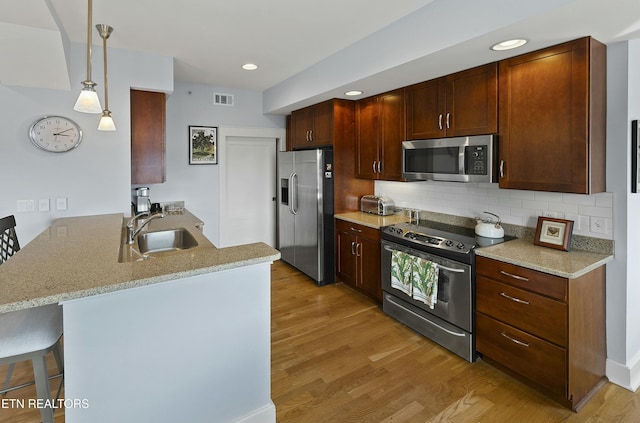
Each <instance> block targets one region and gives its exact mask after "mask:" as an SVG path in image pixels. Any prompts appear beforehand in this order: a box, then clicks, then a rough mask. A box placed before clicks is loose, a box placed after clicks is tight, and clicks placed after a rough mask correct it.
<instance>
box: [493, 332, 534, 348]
mask: <svg viewBox="0 0 640 423" xmlns="http://www.w3.org/2000/svg"><path fill="white" fill-rule="evenodd" d="M500 335H502V336H504V337H505V338H507V339H508V340H509V341H511V342H514V343H516V344H518V345H522V346H523V347H527V348H529V344H527V343H526V342H522V341H518V340H517V339H514V338H512V337H510V336H509V335H507V334H506V332H502V333H501V334H500Z"/></svg>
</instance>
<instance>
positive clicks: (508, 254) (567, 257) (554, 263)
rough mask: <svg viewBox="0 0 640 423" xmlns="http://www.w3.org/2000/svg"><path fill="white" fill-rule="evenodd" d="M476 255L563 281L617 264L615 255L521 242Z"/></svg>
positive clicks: (480, 249) (493, 248) (487, 248)
mask: <svg viewBox="0 0 640 423" xmlns="http://www.w3.org/2000/svg"><path fill="white" fill-rule="evenodd" d="M476 255H477V256H482V257H487V258H490V259H495V260H499V261H503V262H506V263H511V264H515V265H517V266H522V267H526V268H529V269H533V270H538V271H540V272H544V273H549V274H552V275H556V276H560V277H563V278H570V279H571V278H577V277H580V276H582V275H584V274H586V273H588V272H590V271H591V270H593V269H596V268H598V267H600V266H603V265H604V264H606V263H608V262H610V261H612V260H613V255H610V254H603V253H596V252H591V251H582V250H572V251H569V252H567V251H560V250H554V249H552V248H546V247H541V246H538V245H534V244H533V240H531V239H526V238H518V239H514V240H512V241H507V242H504V243H502V244H496V245H492V246H490V247H483V248H477V249H476Z"/></svg>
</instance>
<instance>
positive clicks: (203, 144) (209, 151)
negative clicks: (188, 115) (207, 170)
mask: <svg viewBox="0 0 640 423" xmlns="http://www.w3.org/2000/svg"><path fill="white" fill-rule="evenodd" d="M189 164H192V165H198V164H218V127H217V126H191V125H190V126H189Z"/></svg>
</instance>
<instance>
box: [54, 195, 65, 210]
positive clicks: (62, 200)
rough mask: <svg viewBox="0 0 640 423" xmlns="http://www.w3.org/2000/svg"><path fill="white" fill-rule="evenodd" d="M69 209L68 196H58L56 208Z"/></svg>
mask: <svg viewBox="0 0 640 423" xmlns="http://www.w3.org/2000/svg"><path fill="white" fill-rule="evenodd" d="M66 209H67V198H66V197H60V198H56V210H66Z"/></svg>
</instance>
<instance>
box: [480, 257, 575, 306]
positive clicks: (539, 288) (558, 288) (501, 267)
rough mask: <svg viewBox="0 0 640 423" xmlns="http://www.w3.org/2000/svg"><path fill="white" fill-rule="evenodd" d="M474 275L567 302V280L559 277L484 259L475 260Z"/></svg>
mask: <svg viewBox="0 0 640 423" xmlns="http://www.w3.org/2000/svg"><path fill="white" fill-rule="evenodd" d="M476 273H477V274H479V275H483V276H486V277H488V278H490V279H494V280H496V281H500V282H503V283H506V284H509V285H513V286H516V287H518V288H522V289H526V290H528V291H532V292H536V293H538V294H542V295H546V296H547V297H551V298H555V299H557V300H560V301H566V300H567V280H566V279H565V278H561V277H559V276H554V275H550V274H548V273H543V272H538V271H536V270H531V269H527V268H525V267H520V266H516V265H514V264H509V263H504V262H501V261H497V260H492V259H489V258H486V257H477V258H476Z"/></svg>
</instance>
